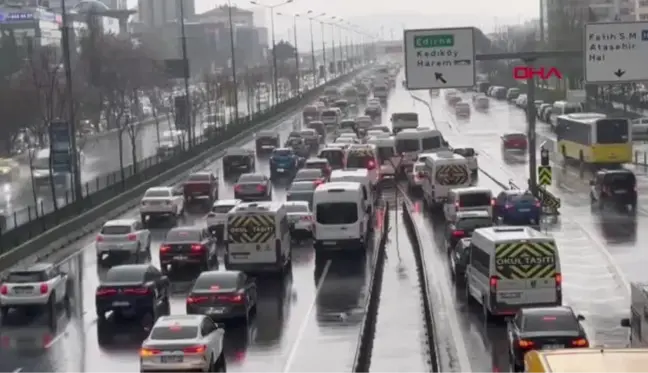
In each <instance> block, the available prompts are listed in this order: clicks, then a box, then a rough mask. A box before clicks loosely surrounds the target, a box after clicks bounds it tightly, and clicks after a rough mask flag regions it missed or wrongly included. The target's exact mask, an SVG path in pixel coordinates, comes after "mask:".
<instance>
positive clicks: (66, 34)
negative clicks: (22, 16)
mask: <svg viewBox="0 0 648 373" xmlns="http://www.w3.org/2000/svg"><path fill="white" fill-rule="evenodd" d="M61 12H62V13H63V14H62V19H61V21H62V27H61V36H62V37H63V40H62V46H61V47H62V48H63V64H64V65H65V66H64V67H65V83H66V84H65V85H66V93H67V96H68V97H67V102H68V122H69V123H68V125H69V126H70V147H71V148H72V149H70V152H71V153H72V159H73V161H72V162H71V163H70V166H71V170H70V171H71V172H72V176H73V181H74V199H75V200H77V201H79V200H81V199H83V190H82V189H81V166H80V164H79V163H80V162H79V154H78V151H77V144H76V118H75V115H74V114H75V113H74V100H73V94H74V92H73V91H72V58H71V56H70V26H69V24H68V15H67V10H66V9H65V0H61Z"/></svg>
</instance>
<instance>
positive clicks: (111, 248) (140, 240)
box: [95, 219, 151, 263]
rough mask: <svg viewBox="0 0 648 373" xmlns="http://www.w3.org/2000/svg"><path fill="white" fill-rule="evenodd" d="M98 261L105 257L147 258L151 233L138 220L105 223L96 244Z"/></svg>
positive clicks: (137, 260)
mask: <svg viewBox="0 0 648 373" xmlns="http://www.w3.org/2000/svg"><path fill="white" fill-rule="evenodd" d="M95 249H96V251H97V261H98V262H99V263H102V262H103V259H104V257H106V256H108V257H111V256H119V257H126V258H131V257H135V260H136V262H139V260H140V259H144V258H147V257H148V255H149V253H150V250H151V232H150V231H149V230H148V229H145V228H144V226H143V225H142V222H141V221H139V220H137V219H118V220H109V221H107V222H106V223H104V225H103V227H102V228H101V231H99V234H98V235H97V239H96V242H95Z"/></svg>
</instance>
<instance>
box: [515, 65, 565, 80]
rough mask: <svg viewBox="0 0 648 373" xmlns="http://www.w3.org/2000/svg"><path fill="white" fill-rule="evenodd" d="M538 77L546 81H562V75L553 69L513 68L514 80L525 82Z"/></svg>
mask: <svg viewBox="0 0 648 373" xmlns="http://www.w3.org/2000/svg"><path fill="white" fill-rule="evenodd" d="M534 77H538V78H540V79H542V80H547V79H549V78H551V77H554V78H557V79H562V78H563V75H562V73H561V72H560V70H558V69H557V68H555V67H530V66H515V67H514V68H513V78H514V79H515V80H527V79H531V78H534Z"/></svg>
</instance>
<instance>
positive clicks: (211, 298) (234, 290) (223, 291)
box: [187, 271, 257, 321]
mask: <svg viewBox="0 0 648 373" xmlns="http://www.w3.org/2000/svg"><path fill="white" fill-rule="evenodd" d="M256 306H257V287H256V283H255V282H254V280H253V279H252V278H251V277H248V276H247V275H246V274H245V273H243V272H240V271H207V272H202V273H201V274H200V275H199V276H198V278H197V279H196V281H195V282H194V285H193V287H192V288H191V290H190V291H189V295H188V296H187V314H188V315H191V314H202V315H207V316H209V317H210V318H211V319H212V320H225V319H237V318H241V319H244V320H245V321H248V320H249V317H250V315H251V314H252V313H253V312H254V311H255V310H256Z"/></svg>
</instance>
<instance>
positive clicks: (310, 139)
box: [299, 128, 320, 151]
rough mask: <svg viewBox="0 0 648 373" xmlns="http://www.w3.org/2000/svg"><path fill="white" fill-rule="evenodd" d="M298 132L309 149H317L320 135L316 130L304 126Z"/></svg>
mask: <svg viewBox="0 0 648 373" xmlns="http://www.w3.org/2000/svg"><path fill="white" fill-rule="evenodd" d="M299 133H300V134H301V137H302V139H304V141H305V142H306V145H308V146H309V147H310V148H311V151H317V148H319V144H320V135H319V134H318V133H317V131H316V130H314V129H312V128H306V129H303V130H301V132H299Z"/></svg>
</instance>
